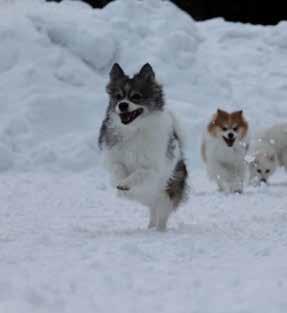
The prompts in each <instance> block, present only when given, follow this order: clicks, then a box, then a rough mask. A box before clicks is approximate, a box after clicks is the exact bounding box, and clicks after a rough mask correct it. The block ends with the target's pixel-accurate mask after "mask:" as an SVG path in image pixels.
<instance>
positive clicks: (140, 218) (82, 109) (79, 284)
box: [0, 0, 287, 313]
mask: <svg viewBox="0 0 287 313" xmlns="http://www.w3.org/2000/svg"><path fill="white" fill-rule="evenodd" d="M286 34H287V22H282V23H280V24H279V25H277V26H269V27H262V26H251V25H242V24H239V23H227V22H224V21H223V20H221V19H215V20H211V21H207V22H200V23H196V22H194V21H193V20H192V19H190V18H189V17H188V16H187V15H185V14H184V13H183V12H181V11H179V10H178V9H176V8H175V7H174V6H173V5H171V4H170V3H168V2H167V1H159V0H145V1H137V0H118V1H116V2H114V3H112V4H110V5H108V6H107V7H106V8H105V9H103V10H92V9H90V8H89V7H88V6H87V5H84V4H82V3H80V2H77V1H64V2H63V3H61V4H55V3H49V4H48V3H45V2H44V1H40V0H34V1H33V0H18V1H17V0H1V1H0V313H26V312H27V313H28V312H29V313H42V312H43V313H46V312H48V313H58V312H59V313H60V312H61V313H78V312H85V313H92V312H97V313H110V312H115V313H122V312H125V313H126V312H133V313H137V312H138V313H142V312H149V313H154V312H157V313H158V312H163V313H169V312H172V313H174V312H177V313H265V312H266V313H270V312H272V313H281V312H282V313H285V312H287V297H286V294H287V193H286V188H287V176H286V174H285V173H284V172H283V171H279V172H278V173H277V174H276V175H275V177H274V179H273V181H272V186H270V187H261V188H259V189H255V188H252V187H249V188H247V189H246V192H245V193H244V194H243V195H230V196H226V195H222V194H219V193H217V192H216V191H215V186H214V185H213V184H211V183H210V182H209V181H208V180H207V178H206V174H205V171H204V168H203V166H202V163H201V161H200V156H199V147H198V143H199V142H200V136H201V130H202V128H203V127H204V125H205V123H206V122H207V120H208V119H209V117H210V115H211V114H212V113H213V112H214V111H215V109H216V108H217V107H218V106H221V107H222V108H225V109H230V110H232V109H238V108H243V109H244V111H245V113H246V115H247V117H248V118H249V120H250V123H251V125H252V126H253V128H254V129H255V128H257V127H262V126H269V125H271V124H273V123H276V122H281V121H286V119H287V107H286V100H287V57H286V53H287V44H286V42H287V36H286ZM147 61H148V62H150V63H151V64H152V65H153V67H154V69H155V71H156V73H157V74H158V78H159V80H160V81H161V82H162V83H163V84H164V86H165V93H166V98H167V102H168V106H169V108H170V109H172V110H175V111H177V112H178V113H179V114H181V115H182V116H183V122H184V125H185V127H186V135H187V138H188V142H187V157H188V164H189V167H190V171H191V182H192V186H193V189H192V193H191V197H190V200H189V202H188V203H186V204H185V206H184V207H182V208H181V209H180V210H179V211H178V212H177V214H175V215H174V216H173V217H172V219H171V221H170V227H169V231H168V232H167V233H164V234H159V233H156V232H153V231H147V230H146V224H147V210H146V209H145V208H144V207H142V206H140V205H139V204H136V203H131V202H127V201H124V200H120V199H117V198H116V197H115V195H114V192H113V190H111V187H110V186H109V184H108V179H107V175H106V173H104V172H103V170H102V168H101V166H100V155H99V152H98V149H97V142H96V141H97V132H98V128H99V125H100V122H101V120H102V118H103V115H104V111H105V108H106V105H107V97H106V95H105V85H106V82H107V77H108V72H109V69H110V67H111V65H112V64H113V63H114V62H119V63H120V64H121V65H122V67H123V68H124V69H126V70H127V72H129V73H133V72H134V71H136V70H138V69H139V68H140V66H141V65H142V64H143V63H145V62H147Z"/></svg>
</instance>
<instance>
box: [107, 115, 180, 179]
mask: <svg viewBox="0 0 287 313" xmlns="http://www.w3.org/2000/svg"><path fill="white" fill-rule="evenodd" d="M134 123H135V124H134V125H127V126H125V125H120V126H118V127H117V132H118V133H119V137H120V140H119V143H118V144H115V145H114V146H113V147H112V148H109V149H106V152H105V154H106V159H107V161H108V163H109V164H108V166H109V167H113V165H117V164H118V165H121V166H122V167H124V169H125V175H126V176H129V175H131V174H132V173H133V172H135V171H137V170H138V169H145V170H148V171H152V172H154V174H156V175H155V177H156V179H159V180H160V181H161V182H166V181H167V180H168V178H169V177H170V176H171V174H172V172H173V169H174V167H175V164H176V162H177V161H178V159H179V157H180V149H179V146H178V143H176V147H175V149H174V158H173V159H169V158H168V157H167V147H168V142H169V139H170V136H171V134H172V132H173V119H172V116H171V114H170V113H169V112H165V111H164V112H157V113H153V114H152V115H150V116H148V117H146V118H144V119H142V120H140V121H138V122H137V121H135V122H134ZM130 126H131V127H130ZM111 174H112V175H113V170H112V171H111Z"/></svg>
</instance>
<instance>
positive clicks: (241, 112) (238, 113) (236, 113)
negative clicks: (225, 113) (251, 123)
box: [234, 110, 243, 116]
mask: <svg viewBox="0 0 287 313" xmlns="http://www.w3.org/2000/svg"><path fill="white" fill-rule="evenodd" d="M234 115H239V116H242V115H243V110H239V111H235V112H234Z"/></svg>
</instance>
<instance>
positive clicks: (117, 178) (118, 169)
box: [110, 163, 127, 187]
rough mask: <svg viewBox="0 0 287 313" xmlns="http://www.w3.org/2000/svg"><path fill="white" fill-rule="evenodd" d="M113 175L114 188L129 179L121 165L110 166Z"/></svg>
mask: <svg viewBox="0 0 287 313" xmlns="http://www.w3.org/2000/svg"><path fill="white" fill-rule="evenodd" d="M110 167H111V173H112V186H114V187H117V186H118V185H119V183H120V182H121V181H122V180H124V179H125V177H127V173H126V170H125V168H124V166H123V165H122V164H120V163H113V164H111V165H110Z"/></svg>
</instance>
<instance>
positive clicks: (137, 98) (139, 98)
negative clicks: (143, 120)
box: [131, 93, 142, 102]
mask: <svg viewBox="0 0 287 313" xmlns="http://www.w3.org/2000/svg"><path fill="white" fill-rule="evenodd" d="M141 98H142V96H141V95H140V94H139V93H135V94H133V95H132V97H131V100H132V101H135V102H137V101H140V100H141Z"/></svg>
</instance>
